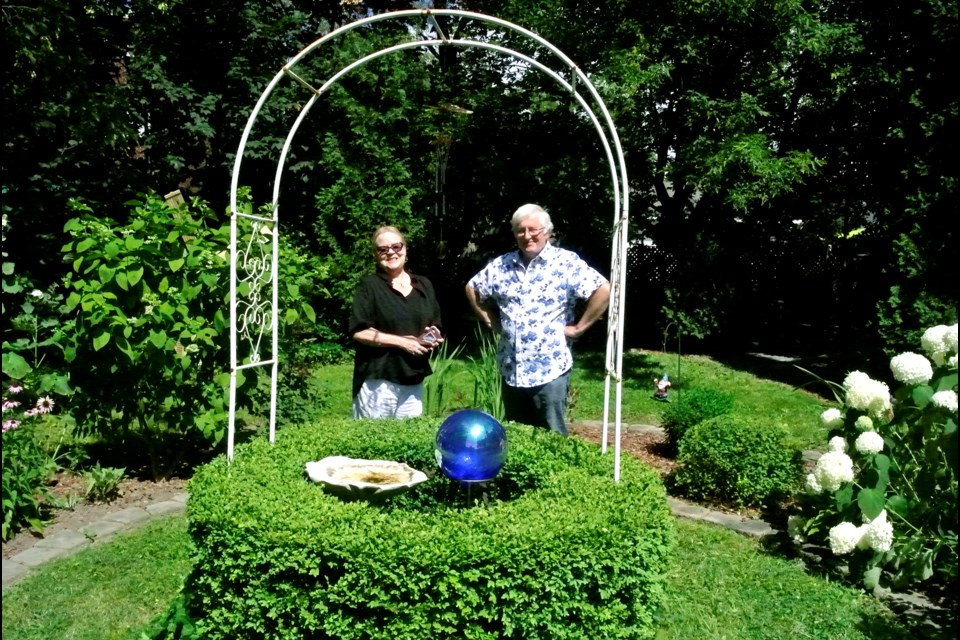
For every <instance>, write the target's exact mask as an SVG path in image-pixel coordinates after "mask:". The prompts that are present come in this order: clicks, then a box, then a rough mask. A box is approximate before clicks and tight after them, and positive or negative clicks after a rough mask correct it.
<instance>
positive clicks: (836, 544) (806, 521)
mask: <svg viewBox="0 0 960 640" xmlns="http://www.w3.org/2000/svg"><path fill="white" fill-rule="evenodd" d="M920 346H921V348H922V350H923V351H924V353H925V354H926V356H924V355H921V354H918V353H912V352H905V353H901V354H899V355H897V356H894V357H893V358H892V359H891V360H890V369H891V372H892V373H893V377H894V379H895V380H897V381H898V382H899V383H901V386H900V387H899V388H897V389H896V390H895V391H894V393H893V394H891V393H890V389H889V387H888V386H887V384H886V383H884V382H881V381H879V380H874V379H872V378H871V377H870V376H868V375H867V374H866V373H864V372H862V371H853V372H851V373H850V374H848V375H847V377H846V378H845V379H844V381H843V383H842V385H835V384H834V387H835V388H836V389H837V390H838V396H839V397H840V398H841V399H842V403H841V406H840V408H830V409H827V410H826V411H824V412H823V414H822V415H821V422H822V423H823V424H824V425H825V426H827V427H828V428H829V429H830V434H829V435H830V440H829V443H828V446H827V451H826V452H825V453H824V454H823V455H821V456H820V459H819V460H818V461H817V464H816V467H815V468H814V469H813V471H812V472H811V473H810V474H809V475H808V476H807V482H806V489H807V491H806V494H805V495H802V496H799V497H798V500H797V507H798V509H797V513H796V514H794V515H793V516H791V518H790V520H789V525H790V529H791V535H792V536H793V537H794V538H795V539H796V540H798V541H806V542H809V543H812V544H819V545H823V546H825V547H826V546H829V547H830V549H831V551H832V552H833V553H834V554H835V555H837V556H839V557H841V558H842V560H843V561H845V562H846V564H847V567H848V568H849V571H850V574H851V575H852V576H855V577H856V578H857V579H860V580H862V582H863V585H864V586H865V587H867V588H869V589H873V588H874V587H876V586H877V585H878V584H880V583H881V581H884V582H887V581H889V582H891V583H892V584H893V585H894V586H896V587H904V586H907V585H911V584H914V583H918V582H923V581H927V580H930V579H933V578H936V579H937V580H938V581H940V582H941V584H944V585H949V584H951V583H954V584H955V583H956V581H957V533H958V524H957V506H958V505H957V440H958V438H957V325H956V324H954V325H952V326H946V325H937V326H934V327H931V328H930V329H928V330H926V331H925V332H924V333H923V335H922V338H921V340H920Z"/></svg>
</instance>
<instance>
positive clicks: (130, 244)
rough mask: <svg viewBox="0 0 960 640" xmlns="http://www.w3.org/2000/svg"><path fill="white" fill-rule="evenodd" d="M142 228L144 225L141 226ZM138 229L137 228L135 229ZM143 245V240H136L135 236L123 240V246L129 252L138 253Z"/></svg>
mask: <svg viewBox="0 0 960 640" xmlns="http://www.w3.org/2000/svg"><path fill="white" fill-rule="evenodd" d="M141 226H142V225H141ZM134 228H136V227H134ZM142 245H143V240H141V239H140V238H135V237H133V236H127V237H126V238H124V239H123V246H125V247H126V248H127V251H136V250H137V249H139V248H140V247H141V246H142Z"/></svg>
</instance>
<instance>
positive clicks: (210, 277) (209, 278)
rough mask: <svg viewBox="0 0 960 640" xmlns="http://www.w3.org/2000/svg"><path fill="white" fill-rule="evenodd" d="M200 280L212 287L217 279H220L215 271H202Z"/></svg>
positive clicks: (215, 284)
mask: <svg viewBox="0 0 960 640" xmlns="http://www.w3.org/2000/svg"><path fill="white" fill-rule="evenodd" d="M200 280H201V281H202V282H203V284H205V285H207V286H208V287H210V288H211V289H212V288H214V287H216V286H217V281H218V280H220V276H218V275H217V274H216V273H210V272H204V273H201V274H200Z"/></svg>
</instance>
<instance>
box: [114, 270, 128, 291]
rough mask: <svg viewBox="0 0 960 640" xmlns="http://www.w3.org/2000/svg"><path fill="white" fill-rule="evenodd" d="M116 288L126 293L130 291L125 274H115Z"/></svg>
mask: <svg viewBox="0 0 960 640" xmlns="http://www.w3.org/2000/svg"><path fill="white" fill-rule="evenodd" d="M117 286H119V287H120V288H121V289H123V290H124V291H128V290H129V289H130V287H129V285H128V284H127V273H126V272H125V271H120V272H119V273H117Z"/></svg>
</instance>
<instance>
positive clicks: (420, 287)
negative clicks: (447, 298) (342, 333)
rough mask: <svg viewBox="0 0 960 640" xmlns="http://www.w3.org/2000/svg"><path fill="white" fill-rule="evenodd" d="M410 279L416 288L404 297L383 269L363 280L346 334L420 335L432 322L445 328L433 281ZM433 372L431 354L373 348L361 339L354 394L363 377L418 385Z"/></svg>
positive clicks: (357, 291)
mask: <svg viewBox="0 0 960 640" xmlns="http://www.w3.org/2000/svg"><path fill="white" fill-rule="evenodd" d="M410 282H411V284H412V285H413V289H412V290H411V291H410V295H408V296H404V295H403V294H401V293H400V292H399V291H397V290H396V289H394V288H393V287H391V286H390V282H389V280H388V278H387V275H386V274H385V273H383V272H377V273H375V274H373V275H369V276H367V277H365V278H364V279H363V280H361V281H360V284H359V285H358V286H357V290H356V291H355V292H354V295H353V309H352V311H351V312H350V324H349V327H348V328H347V333H348V334H349V335H350V336H353V334H355V333H356V332H358V331H363V330H364V329H377V330H378V331H382V332H383V333H392V334H395V335H401V336H418V335H420V333H421V332H422V331H423V329H424V328H425V327H428V326H430V325H434V326H436V327H437V328H438V329H440V330H441V331H443V325H442V323H441V320H440V305H439V304H438V303H437V296H436V294H435V293H434V290H433V283H431V282H430V280H428V279H427V278H424V277H423V276H417V275H413V274H410ZM430 372H431V371H430V357H429V355H423V356H414V355H411V354H409V353H407V352H406V351H403V350H402V349H397V348H394V347H371V346H367V345H365V344H362V343H359V342H358V343H357V345H356V356H355V357H354V360H353V395H354V396H356V395H357V393H358V392H359V391H360V387H361V386H363V381H364V380H370V379H378V380H381V379H382V380H389V381H390V382H393V383H396V384H419V383H420V382H423V379H424V378H425V377H427V376H428V375H430Z"/></svg>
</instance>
